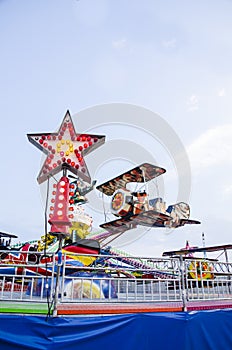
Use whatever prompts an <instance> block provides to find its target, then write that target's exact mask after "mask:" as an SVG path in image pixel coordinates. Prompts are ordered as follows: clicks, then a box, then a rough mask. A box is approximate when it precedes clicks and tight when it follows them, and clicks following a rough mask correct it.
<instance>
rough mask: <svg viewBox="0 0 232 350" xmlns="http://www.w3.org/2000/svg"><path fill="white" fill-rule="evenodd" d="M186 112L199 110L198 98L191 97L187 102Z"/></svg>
mask: <svg viewBox="0 0 232 350" xmlns="http://www.w3.org/2000/svg"><path fill="white" fill-rule="evenodd" d="M187 106H188V111H189V112H193V111H197V110H198V109H199V97H198V96H197V95H191V96H190V97H189V98H188V101H187Z"/></svg>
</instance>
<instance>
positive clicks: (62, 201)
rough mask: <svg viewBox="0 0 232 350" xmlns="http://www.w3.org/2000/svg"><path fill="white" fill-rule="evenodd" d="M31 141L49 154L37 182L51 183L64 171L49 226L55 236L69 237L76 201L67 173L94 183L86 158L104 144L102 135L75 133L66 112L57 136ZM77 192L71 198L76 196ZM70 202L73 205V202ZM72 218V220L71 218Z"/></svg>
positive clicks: (35, 137)
mask: <svg viewBox="0 0 232 350" xmlns="http://www.w3.org/2000/svg"><path fill="white" fill-rule="evenodd" d="M27 136H28V139H29V141H30V142H31V143H32V144H33V145H35V146H36V147H37V148H39V149H40V150H41V151H42V152H43V153H45V154H46V156H47V157H46V159H45V161H44V163H43V165H42V169H41V170H40V173H39V175H38V178H37V180H38V182H39V184H41V183H42V182H44V181H46V180H49V178H50V177H52V176H54V175H56V174H58V173H59V172H62V173H63V174H62V175H63V176H62V177H61V179H60V180H59V182H58V184H57V188H54V191H53V193H54V196H55V197H54V198H53V199H52V202H53V203H54V206H51V207H50V209H51V212H52V213H51V214H50V220H49V223H50V224H51V230H50V232H51V233H53V234H59V233H60V234H61V233H62V234H65V235H69V227H70V226H71V225H72V224H71V220H70V219H71V218H72V213H69V211H71V212H72V211H73V209H72V208H73V207H72V206H70V207H69V204H75V203H74V202H75V200H74V199H73V203H72V200H71V199H70V192H72V191H70V190H71V189H70V188H69V186H70V184H69V179H68V177H67V172H68V171H69V172H71V173H73V174H75V175H76V176H78V177H80V178H81V179H82V180H84V181H85V182H88V183H91V177H90V174H89V171H88V169H87V166H86V164H85V160H84V156H85V155H86V154H88V153H90V152H92V151H93V150H95V149H96V148H98V147H99V146H101V145H102V144H103V143H104V142H105V136H103V135H90V134H79V133H76V131H75V127H74V124H73V121H72V118H71V115H70V113H69V111H67V113H66V115H65V117H64V119H63V121H62V123H61V126H60V128H59V130H58V132H56V133H39V134H28V135H27ZM73 195H74V193H73V194H72V195H71V197H73ZM70 201H71V203H70ZM69 215H71V217H70V216H69Z"/></svg>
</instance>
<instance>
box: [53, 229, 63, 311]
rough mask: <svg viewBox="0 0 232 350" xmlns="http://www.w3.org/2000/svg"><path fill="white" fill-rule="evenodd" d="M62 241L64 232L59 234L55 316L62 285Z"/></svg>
mask: <svg viewBox="0 0 232 350" xmlns="http://www.w3.org/2000/svg"><path fill="white" fill-rule="evenodd" d="M62 241H63V235H62V233H61V234H59V249H58V260H57V272H56V284H55V291H54V309H53V316H54V317H56V316H57V304H58V299H59V286H60V271H61V266H62Z"/></svg>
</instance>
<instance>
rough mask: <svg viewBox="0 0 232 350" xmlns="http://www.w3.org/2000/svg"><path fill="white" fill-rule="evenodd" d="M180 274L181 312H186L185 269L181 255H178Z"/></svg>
mask: <svg viewBox="0 0 232 350" xmlns="http://www.w3.org/2000/svg"><path fill="white" fill-rule="evenodd" d="M180 273H181V296H182V302H183V311H187V298H186V296H187V295H186V285H185V267H184V260H183V256H182V255H180Z"/></svg>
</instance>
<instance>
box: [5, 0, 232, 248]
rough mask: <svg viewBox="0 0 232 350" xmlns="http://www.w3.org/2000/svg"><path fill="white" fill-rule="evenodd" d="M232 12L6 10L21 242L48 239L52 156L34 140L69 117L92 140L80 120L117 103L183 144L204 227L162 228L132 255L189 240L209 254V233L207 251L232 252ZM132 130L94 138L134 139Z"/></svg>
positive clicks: (194, 206) (112, 5) (12, 197)
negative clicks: (45, 165) (141, 112)
mask: <svg viewBox="0 0 232 350" xmlns="http://www.w3.org/2000/svg"><path fill="white" fill-rule="evenodd" d="M231 13H232V2H231V1H229V0H221V1H216V0H205V1H202V0H195V1H184V0H182V1H181V0H180V1H178V0H175V1H173V0H165V1H161V0H160V1H158V0H146V1H141V0H140V1H138V0H131V1H129V0H117V1H112V0H79V1H75V0H49V1H48V0H40V1H36V0H20V1H18V0H0V45H1V47H0V50H1V55H0V63H1V64H0V107H1V146H2V150H1V174H0V179H1V181H0V191H1V196H0V207H1V216H0V224H1V226H0V229H1V230H2V231H6V232H12V233H14V234H17V235H18V236H19V237H20V239H21V240H27V239H35V238H38V237H40V235H42V234H43V233H44V218H43V210H44V209H43V205H42V201H41V195H40V192H41V191H40V188H39V185H38V184H37V181H36V178H37V175H38V173H39V170H40V166H41V154H40V152H39V151H38V150H37V149H36V148H35V147H33V146H32V145H31V144H30V143H29V142H28V140H27V138H26V134H27V133H30V132H33V133H37V132H45V131H47V132H53V131H55V130H57V128H58V126H59V124H60V122H61V120H62V118H63V116H64V114H65V112H66V110H67V109H69V110H70V112H71V114H72V115H75V116H76V117H75V122H76V126H77V131H78V132H82V131H85V130H87V129H90V126H89V125H87V124H86V127H85V125H84V123H83V120H82V122H81V127H82V128H83V129H81V130H78V112H80V115H81V111H84V110H85V109H87V108H90V107H92V106H96V105H104V104H110V103H115V102H117V103H121V104H123V103H124V104H131V105H135V106H139V107H144V108H145V109H148V110H150V111H152V112H154V113H157V114H158V115H159V116H160V117H161V118H163V120H164V121H165V122H166V123H167V125H169V126H170V128H171V129H172V130H173V131H174V132H175V134H176V135H177V136H178V138H179V139H180V140H181V142H182V144H183V147H184V149H185V151H186V152H187V154H188V158H189V162H190V165H191V196H190V198H189V202H190V205H191V217H192V218H194V219H198V220H200V221H201V222H202V224H201V225H200V226H195V227H186V226H185V227H183V228H180V229H179V230H176V231H175V232H174V233H173V232H172V233H170V234H168V233H167V232H165V230H158V231H157V230H156V229H152V230H150V231H149V232H148V233H147V234H146V235H143V236H142V237H140V238H139V239H138V240H137V241H136V242H134V243H131V244H128V246H124V247H123V249H124V250H125V251H129V252H132V253H135V254H140V255H154V254H155V255H160V254H161V252H162V251H164V250H172V249H175V248H180V247H182V246H184V245H185V240H186V239H189V240H190V243H191V244H192V245H202V242H201V233H202V232H205V235H206V244H207V245H214V244H215V245H216V244H226V243H231V224H232V215H231V207H232V180H231V170H232V162H231V154H232V117H231V116H232V104H231V96H232V83H231V82H232V68H231V62H232V40H231V36H232V21H231ZM82 113H83V112H82ZM125 118H127V116H125ZM82 119H83V118H82ZM96 120H97V119H96ZM110 122H118V120H115V117H112V116H110V115H109V123H110ZM151 123H152V120H151ZM121 124H122V123H121ZM117 127H118V126H117ZM121 127H122V129H121V131H120V129H117V128H116V129H114V128H113V126H112V125H111V127H109V126H105V127H104V126H101V125H100V126H99V127H96V126H95V129H94V128H93V130H94V131H96V133H99V134H105V133H106V132H108V133H109V137H108V140H110V139H111V140H113V139H114V138H117V137H116V134H117V133H118V135H119V134H120V135H121V136H120V137H121V138H124V140H127V139H130V137H129V135H130V134H131V132H130V130H127V129H126V127H125V126H123V125H121ZM152 127H154V125H152ZM149 129H150V126H149V125H147V129H146V130H145V134H147V135H148V132H149ZM127 131H128V134H127ZM135 134H136V133H135ZM136 135H137V134H136ZM106 136H107V135H106ZM156 136H157V137H158V135H156ZM147 140H149V137H148V138H147ZM152 142H153V141H152V140H150V144H147V143H146V142H145V141H144V147H145V148H147V149H148V151H151V149H152V152H153V153H157V154H154V157H155V158H156V159H158V160H159V163H162V164H158V165H161V166H163V167H165V168H167V170H170V172H168V171H167V174H165V176H166V178H168V174H169V173H170V176H172V169H171V166H170V160H169V159H168V154H167V153H168V152H166V154H165V151H163V153H161V154H163V157H162V159H160V153H159V147H158V146H157V148H155V149H154V148H153V147H152ZM139 143H142V141H141V140H140V141H139ZM96 152H97V151H96ZM95 155H96V157H97V153H95ZM119 156H121V157H122V155H121V154H120V155H119ZM109 157H110V155H109ZM90 160H91V158H90ZM88 161H89V160H88V157H87V159H86V162H87V164H88ZM123 165H124V164H123ZM125 165H126V166H127V164H125ZM169 167H170V169H169ZM122 168H123V167H121V168H120V166H119V170H120V171H121V170H122ZM128 168H129V166H127V168H126V170H127V169H128ZM173 168H175V166H173ZM108 170H109V169H108ZM114 171H115V172H117V171H116V170H115V169H114ZM107 175H108V172H107ZM109 175H110V171H109ZM173 188H174V185H173ZM168 199H169V198H168ZM170 200H172V199H171V198H170ZM168 204H170V203H168ZM171 204H173V203H171ZM99 220H100V222H95V223H94V226H95V227H97V226H98V224H100V223H102V222H104V216H102V220H101V219H99ZM128 242H129V241H128Z"/></svg>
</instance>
